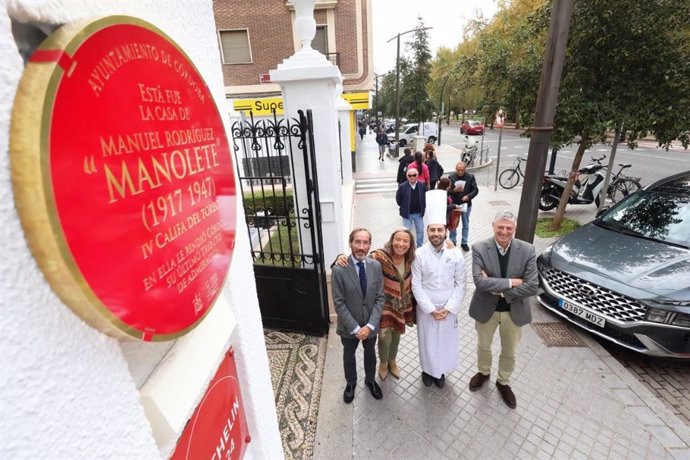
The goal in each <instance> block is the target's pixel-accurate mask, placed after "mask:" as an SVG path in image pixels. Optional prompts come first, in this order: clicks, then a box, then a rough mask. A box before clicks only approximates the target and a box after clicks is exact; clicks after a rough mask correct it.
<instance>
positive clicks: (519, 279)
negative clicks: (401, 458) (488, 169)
mask: <svg viewBox="0 0 690 460" xmlns="http://www.w3.org/2000/svg"><path fill="white" fill-rule="evenodd" d="M516 223H517V219H516V218H515V215H514V214H513V213H512V212H510V211H501V212H499V213H498V214H496V216H495V217H494V221H493V223H492V226H493V230H494V236H493V238H489V239H487V240H484V241H481V242H480V243H477V244H474V245H473V246H472V278H473V279H474V285H475V291H474V295H473V296H472V301H471V302H470V316H471V317H472V318H474V319H475V328H476V329H477V370H478V372H477V374H476V375H475V376H474V377H472V379H470V390H471V391H477V390H479V389H480V388H481V387H482V385H484V382H486V381H487V380H489V375H490V374H491V358H492V357H491V342H492V340H493V337H494V334H495V333H496V329H499V334H500V336H501V355H500V356H499V358H498V378H497V380H496V387H497V388H498V392H499V393H500V394H501V397H502V398H503V402H505V403H506V405H507V406H508V407H510V408H511V409H514V408H515V407H516V406H517V401H516V399H515V394H514V393H513V390H512V389H511V388H510V385H509V384H508V383H509V381H510V376H511V374H512V373H513V370H514V369H515V354H516V349H517V346H518V343H519V342H520V337H521V336H522V326H524V325H525V324H529V323H530V322H531V321H532V314H531V312H530V302H529V298H530V297H532V296H534V295H536V293H537V287H538V286H539V280H538V278H537V259H536V254H535V251H534V246H532V245H531V244H529V243H525V242H524V241H520V240H516V239H514V236H515V225H516Z"/></svg>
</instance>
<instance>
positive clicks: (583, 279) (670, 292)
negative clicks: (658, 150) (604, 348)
mask: <svg viewBox="0 0 690 460" xmlns="http://www.w3.org/2000/svg"><path fill="white" fill-rule="evenodd" d="M537 268H538V270H539V282H540V288H541V289H540V293H539V295H538V299H539V302H540V303H541V304H542V305H543V306H545V307H546V308H548V309H549V310H551V311H553V312H555V313H556V314H558V315H560V316H562V317H563V318H565V319H567V320H568V321H570V322H571V323H573V324H575V325H577V326H579V327H581V328H583V329H586V330H588V331H590V332H591V333H593V334H596V335H598V336H600V337H603V338H605V339H607V340H610V341H611V342H615V343H617V344H619V345H621V346H623V347H626V348H629V349H631V350H635V351H638V352H640V353H643V354H647V355H651V356H667V357H678V358H686V359H690V171H686V172H683V173H679V174H675V175H673V176H670V177H667V178H665V179H662V180H660V181H657V182H655V183H654V184H652V185H649V186H647V187H645V188H643V189H642V190H640V191H638V192H636V193H633V194H631V195H629V196H628V197H627V198H626V199H624V200H622V201H620V202H619V203H617V204H616V205H615V206H613V207H612V208H610V209H608V210H606V211H604V212H603V213H602V214H600V215H599V217H597V218H596V219H595V220H594V221H592V222H591V223H589V224H586V225H584V226H582V227H580V228H579V229H577V230H575V231H574V232H572V233H570V234H569V235H567V236H565V237H563V238H561V239H560V240H559V241H557V242H556V243H554V244H553V245H551V246H550V247H548V248H547V249H546V250H545V251H544V252H543V253H542V254H541V255H540V256H539V258H538V259H537Z"/></svg>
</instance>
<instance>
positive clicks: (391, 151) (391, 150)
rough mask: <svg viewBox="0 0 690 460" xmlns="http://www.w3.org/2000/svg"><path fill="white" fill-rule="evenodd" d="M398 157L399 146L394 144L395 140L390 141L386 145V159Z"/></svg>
mask: <svg viewBox="0 0 690 460" xmlns="http://www.w3.org/2000/svg"><path fill="white" fill-rule="evenodd" d="M399 156H400V146H399V145H398V144H397V143H396V142H395V140H390V141H389V144H388V152H386V157H388V158H391V159H392V158H398V157H399Z"/></svg>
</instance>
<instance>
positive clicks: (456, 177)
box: [448, 161, 479, 251]
mask: <svg viewBox="0 0 690 460" xmlns="http://www.w3.org/2000/svg"><path fill="white" fill-rule="evenodd" d="M448 178H449V179H450V182H451V187H452V189H451V191H450V197H451V199H452V200H453V203H454V204H457V205H464V204H466V205H467V209H463V212H462V237H461V240H460V247H461V248H462V250H463V251H469V250H470V246H469V236H470V212H471V211H472V200H473V199H474V197H476V196H477V194H478V193H479V187H477V179H475V177H474V174H472V173H469V172H467V165H465V163H463V162H462V161H461V162H459V163H458V164H456V165H455V172H454V173H453V174H451V175H450V176H448ZM463 208H464V206H463ZM450 240H451V241H452V242H453V244H455V245H457V230H451V232H450Z"/></svg>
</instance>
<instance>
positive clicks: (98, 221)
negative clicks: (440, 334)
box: [11, 16, 236, 340]
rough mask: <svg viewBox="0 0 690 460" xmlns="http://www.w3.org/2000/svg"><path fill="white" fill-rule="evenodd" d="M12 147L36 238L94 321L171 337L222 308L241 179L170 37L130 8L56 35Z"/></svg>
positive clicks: (16, 122) (36, 66) (17, 121)
mask: <svg viewBox="0 0 690 460" xmlns="http://www.w3.org/2000/svg"><path fill="white" fill-rule="evenodd" d="M37 87H38V88H40V89H41V90H42V91H44V92H43V93H42V94H37V93H36V89H37ZM29 90H31V94H25V91H29ZM32 106H33V107H32ZM33 112H36V113H35V114H33V115H32V113H33ZM27 114H28V115H27ZM34 125H37V126H36V127H35V126H34ZM36 136H39V137H38V138H37V137H36ZM31 144H33V145H31ZM11 149H12V161H13V165H12V168H13V181H14V188H15V195H17V207H18V209H19V211H20V217H21V218H22V224H23V226H24V228H25V230H26V233H27V239H28V240H29V243H30V245H31V247H32V250H33V252H34V254H35V256H36V258H37V260H38V262H39V265H40V266H41V268H42V269H43V271H44V273H46V277H47V278H48V280H49V282H50V283H51V286H52V287H53V289H54V290H55V291H56V292H57V293H58V295H60V297H61V298H62V299H63V301H65V303H66V304H68V305H69V306H70V307H72V308H73V309H74V310H75V311H77V313H79V314H81V315H82V317H84V319H85V320H86V321H88V322H89V323H90V324H92V325H94V326H96V327H99V328H100V329H102V330H104V331H105V332H108V333H111V334H113V335H122V334H121V332H124V333H125V334H127V335H128V336H133V337H137V338H140V339H143V340H168V339H172V338H175V337H178V336H179V335H181V334H184V333H185V332H187V331H189V330H190V329H191V328H193V327H194V326H195V325H196V324H197V323H198V322H199V321H200V320H201V319H202V318H203V317H204V316H205V314H206V313H208V311H209V309H210V308H211V306H212V305H213V303H214V301H215V299H216V298H217V296H218V294H219V293H220V290H221V287H222V285H223V282H224V279H225V276H226V274H227V271H228V267H229V264H230V259H231V255H232V249H233V246H234V238H235V217H236V216H235V213H236V209H235V208H236V195H235V181H234V175H233V169H232V163H231V159H230V151H229V146H228V141H227V138H226V135H225V128H224V125H223V121H222V119H221V116H220V114H219V112H218V109H217V107H216V105H215V101H214V100H213V97H212V95H211V93H210V91H209V89H208V87H207V86H206V84H205V82H204V80H203V79H202V77H201V76H200V75H199V72H198V71H197V69H196V68H195V66H194V64H193V63H192V62H191V61H190V60H189V58H188V57H187V56H186V55H185V53H184V52H183V51H182V50H181V49H180V48H179V47H178V46H177V45H176V44H175V43H174V42H173V41H172V40H171V39H170V38H169V37H167V36H166V35H165V34H164V33H162V32H161V31H160V30H158V29H157V28H155V27H154V26H152V25H151V24H148V23H146V22H144V21H141V20H139V19H136V18H131V17H126V16H114V17H107V18H103V19H99V20H95V21H90V22H88V23H81V24H73V25H69V26H65V27H64V28H63V29H61V30H59V31H58V32H56V33H55V34H53V35H51V37H49V38H48V39H47V40H46V42H44V43H43V44H42V45H41V47H40V48H39V50H37V51H36V53H35V54H34V55H33V56H32V57H31V59H30V62H29V64H28V66H27V70H26V73H25V75H24V77H23V79H22V84H21V85H20V89H19V91H18V95H17V101H16V102H15V113H14V114H13V126H12V147H11ZM36 166H38V168H37V169H38V171H37V172H36V173H32V172H30V171H29V170H28V169H29V168H36ZM36 187H38V188H39V189H40V190H39V192H40V193H41V194H42V195H43V196H42V197H41V196H37V193H36V190H32V188H36ZM37 198H38V199H39V201H41V199H42V200H43V202H42V203H38V204H37V203H32V201H35V200H36V199H37ZM44 213H45V216H44V215H43V214H44ZM34 221H37V222H39V224H40V222H41V221H45V222H46V223H47V225H39V224H36V223H35V222H34ZM48 229H49V230H48ZM46 233H50V234H46ZM46 239H47V240H48V241H43V240H46ZM52 251H57V252H58V253H59V258H57V264H56V260H55V259H56V258H55V257H54V254H52ZM56 265H57V268H56ZM113 326H114V328H113Z"/></svg>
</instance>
